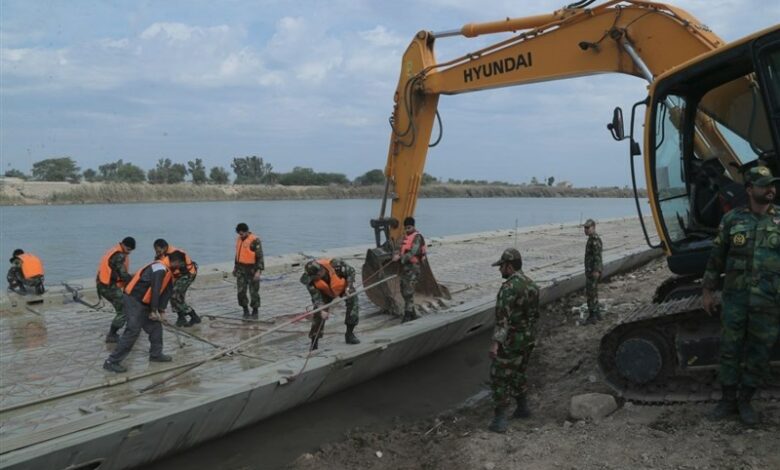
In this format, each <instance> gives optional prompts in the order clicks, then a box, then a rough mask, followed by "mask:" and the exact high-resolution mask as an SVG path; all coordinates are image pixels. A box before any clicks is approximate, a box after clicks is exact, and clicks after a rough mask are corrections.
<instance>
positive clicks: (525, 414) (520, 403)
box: [512, 395, 531, 419]
mask: <svg viewBox="0 0 780 470" xmlns="http://www.w3.org/2000/svg"><path fill="white" fill-rule="evenodd" d="M515 401H516V402H517V408H515V412H514V413H512V418H514V419H518V418H520V419H522V418H530V417H531V410H529V409H528V400H526V398H525V395H520V396H519V397H516V398H515Z"/></svg>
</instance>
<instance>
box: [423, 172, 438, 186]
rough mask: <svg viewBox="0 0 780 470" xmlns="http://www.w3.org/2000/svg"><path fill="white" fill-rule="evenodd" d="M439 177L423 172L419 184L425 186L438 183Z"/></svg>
mask: <svg viewBox="0 0 780 470" xmlns="http://www.w3.org/2000/svg"><path fill="white" fill-rule="evenodd" d="M438 182H439V179H438V178H436V177H435V176H431V175H429V174H428V173H423V175H422V178H421V179H420V184H421V185H423V186H425V185H428V184H435V183H438Z"/></svg>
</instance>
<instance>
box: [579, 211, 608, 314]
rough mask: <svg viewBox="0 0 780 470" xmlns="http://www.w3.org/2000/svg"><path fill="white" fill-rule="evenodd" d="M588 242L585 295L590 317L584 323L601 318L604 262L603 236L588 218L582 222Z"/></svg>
mask: <svg viewBox="0 0 780 470" xmlns="http://www.w3.org/2000/svg"><path fill="white" fill-rule="evenodd" d="M582 227H583V230H584V232H585V235H587V236H588V242H587V243H586V244H585V296H586V298H587V302H588V318H587V319H586V320H585V323H584V324H589V323H595V322H597V321H599V320H601V306H600V305H599V279H601V271H602V269H603V264H602V260H601V249H602V245H601V237H599V236H598V234H597V233H596V222H595V221H594V220H593V219H588V220H586V221H585V223H584V224H582Z"/></svg>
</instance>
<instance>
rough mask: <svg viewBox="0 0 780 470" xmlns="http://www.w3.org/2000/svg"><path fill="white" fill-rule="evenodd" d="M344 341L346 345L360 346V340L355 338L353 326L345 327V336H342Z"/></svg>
mask: <svg viewBox="0 0 780 470" xmlns="http://www.w3.org/2000/svg"><path fill="white" fill-rule="evenodd" d="M344 341H346V343H347V344H360V340H359V339H358V338H357V336H355V325H347V334H345V335H344Z"/></svg>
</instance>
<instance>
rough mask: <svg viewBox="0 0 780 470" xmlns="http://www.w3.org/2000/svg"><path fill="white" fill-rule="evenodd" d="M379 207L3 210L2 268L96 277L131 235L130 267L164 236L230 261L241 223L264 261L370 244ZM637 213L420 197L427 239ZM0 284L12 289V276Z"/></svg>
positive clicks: (208, 257)
mask: <svg viewBox="0 0 780 470" xmlns="http://www.w3.org/2000/svg"><path fill="white" fill-rule="evenodd" d="M379 205H380V203H379V201H378V200H373V199H341V200H306V201H246V202H192V203H149V204H99V205H81V206H27V207H0V227H1V228H0V262H1V264H0V265H1V266H2V272H3V273H5V272H6V271H7V270H8V267H9V263H8V259H9V258H10V257H11V252H12V251H13V250H14V249H15V248H21V249H23V250H25V251H29V252H32V253H35V254H36V255H38V256H40V257H41V258H42V259H43V262H44V265H45V269H46V284H47V285H49V286H53V285H55V284H58V283H60V282H62V281H66V280H72V279H80V278H89V277H92V276H94V275H95V270H96V267H97V263H98V261H99V260H100V258H101V256H102V255H103V253H104V252H105V251H106V250H107V249H108V248H109V247H110V246H111V245H113V244H115V243H116V242H118V241H119V240H121V239H122V238H124V237H125V236H132V237H135V239H136V241H137V243H138V246H137V247H136V251H135V252H134V253H133V255H132V256H131V269H135V268H137V267H140V266H141V265H142V264H143V263H146V262H148V261H149V260H151V258H152V256H153V250H152V242H153V241H154V240H155V239H157V238H165V239H166V240H167V241H168V242H169V243H170V244H172V245H175V246H178V247H180V248H183V249H185V250H187V252H188V253H189V254H190V256H191V257H192V258H193V259H194V260H195V261H197V262H198V263H199V264H202V265H203V264H212V263H220V262H227V261H230V260H232V259H233V254H234V247H235V236H236V234H235V226H236V224H237V223H238V222H246V223H247V224H248V225H249V228H250V229H251V230H252V231H253V232H255V233H257V234H258V235H260V237H261V238H262V240H263V249H264V251H265V254H266V255H280V254H285V253H297V252H304V253H311V252H316V251H319V250H322V249H326V248H336V247H344V246H352V245H360V244H370V243H373V241H374V235H373V230H372V229H371V228H370V227H369V220H370V219H371V218H372V217H374V218H375V217H377V216H378V214H379ZM635 213H636V209H635V206H634V200H633V199H619V198H592V199H591V198H484V199H471V198H447V199H421V200H420V201H419V202H418V204H417V211H416V214H415V218H416V219H417V227H418V229H419V230H420V231H421V232H422V233H423V234H425V235H427V236H429V237H431V236H434V237H436V236H444V235H455V234H461V233H474V232H483V231H488V230H497V229H507V228H514V227H515V225H516V224H517V226H519V227H528V226H533V225H539V224H546V223H557V222H579V221H582V220H584V219H587V218H593V219H596V220H599V219H606V218H613V217H623V216H631V215H635ZM0 283H2V284H0V285H1V286H2V289H5V287H6V281H5V276H3V277H2V278H1V279H0Z"/></svg>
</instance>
